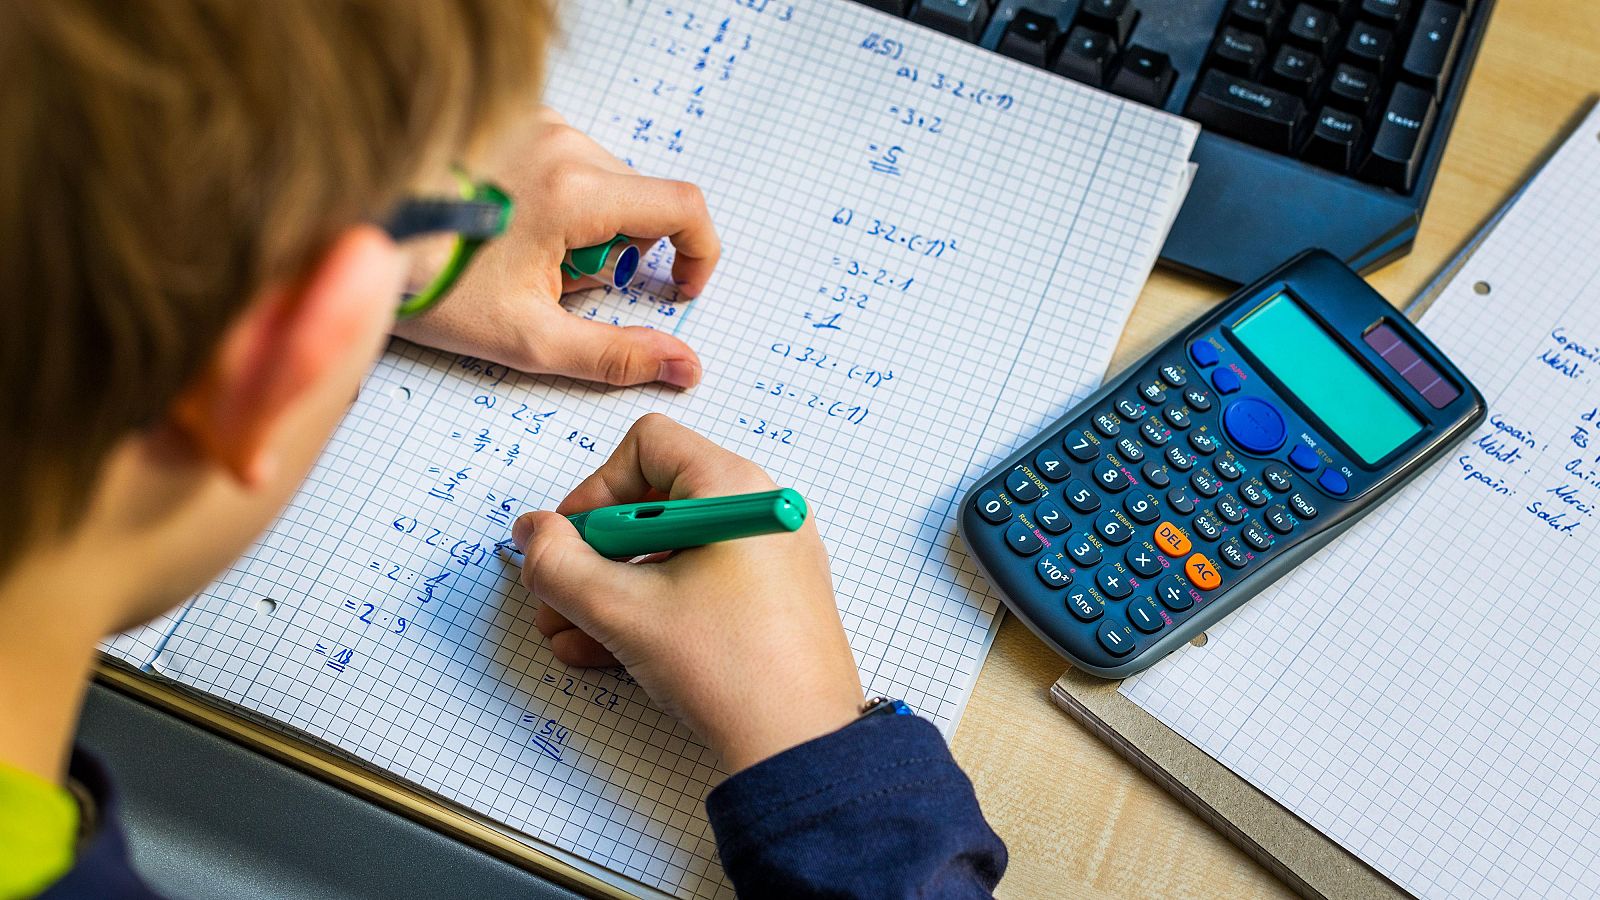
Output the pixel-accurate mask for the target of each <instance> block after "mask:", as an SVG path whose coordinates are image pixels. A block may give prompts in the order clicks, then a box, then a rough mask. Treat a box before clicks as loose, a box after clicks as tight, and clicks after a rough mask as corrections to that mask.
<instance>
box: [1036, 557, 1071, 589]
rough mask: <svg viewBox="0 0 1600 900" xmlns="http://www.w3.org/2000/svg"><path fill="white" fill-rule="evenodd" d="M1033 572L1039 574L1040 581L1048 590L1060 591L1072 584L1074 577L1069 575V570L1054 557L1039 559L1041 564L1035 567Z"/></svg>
mask: <svg viewBox="0 0 1600 900" xmlns="http://www.w3.org/2000/svg"><path fill="white" fill-rule="evenodd" d="M1033 571H1035V572H1037V573H1038V575H1039V580H1040V581H1042V582H1044V586H1045V587H1047V588H1057V589H1060V588H1064V587H1066V586H1067V585H1069V584H1071V583H1072V576H1071V575H1068V574H1067V570H1066V569H1063V568H1062V567H1061V564H1060V563H1058V562H1056V558H1055V557H1053V556H1041V557H1039V564H1038V565H1036V566H1034V567H1033Z"/></svg>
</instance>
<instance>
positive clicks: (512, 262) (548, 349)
mask: <svg viewBox="0 0 1600 900" xmlns="http://www.w3.org/2000/svg"><path fill="white" fill-rule="evenodd" d="M507 146H508V151H507V152H506V153H505V154H503V155H502V156H501V157H500V161H498V162H497V163H496V164H494V165H493V166H492V167H491V171H486V172H482V173H476V172H475V173H473V174H474V175H481V176H482V177H488V178H490V179H492V180H494V181H495V182H496V183H497V184H499V185H500V186H501V187H502V188H503V189H504V190H505V191H506V192H507V193H508V194H510V195H511V197H512V199H513V200H514V201H516V209H515V211H514V212H513V214H512V217H511V227H510V228H509V229H508V230H507V232H506V233H505V234H504V235H502V236H501V237H499V238H497V239H496V240H494V241H493V242H491V243H490V244H488V245H487V246H486V247H484V248H483V249H482V250H481V251H479V253H478V255H477V257H476V258H474V259H473V260H472V262H471V264H470V265H469V266H468V267H467V270H466V271H465V272H464V273H463V274H462V277H461V280H460V281H459V282H458V283H457V284H456V285H455V286H454V287H453V288H452V289H451V290H450V293H449V294H447V295H446V296H445V297H444V298H443V299H442V300H440V301H439V304H438V305H437V306H436V307H435V308H433V309H431V310H429V311H427V312H426V313H424V314H422V315H421V316H418V317H417V318H415V319H411V320H407V321H404V322H401V323H399V324H398V325H396V326H395V329H394V333H395V334H396V335H398V336H400V337H403V338H406V339H407V340H413V341H417V342H418V343H422V344H427V345H429V346H431V347H437V348H439V349H441V350H446V351H450V352H455V353H470V354H472V355H474V356H479V357H483V358H485V359H488V360H491V361H493V362H498V363H503V364H505V365H508V366H511V367H513V368H516V369H521V370H523V371H525V372H533V373H551V374H557V375H570V376H572V377H574V378H582V379H586V380H590V381H603V382H606V383H608V384H615V385H629V384H643V383H645V382H650V381H662V382H666V383H668V384H671V385H674V386H676V387H679V388H687V387H692V386H694V385H695V384H697V383H698V382H699V381H700V374H701V369H700V358H699V357H698V356H696V355H695V352H694V351H693V350H691V349H690V348H689V346H688V345H687V344H685V343H684V342H682V341H680V340H678V339H677V338H675V337H673V336H672V335H670V334H667V333H665V332H663V331H658V330H655V329H651V328H643V327H631V328H618V327H616V326H613V325H609V324H606V323H602V322H594V321H587V320H584V319H582V318H579V317H578V316H574V315H572V314H571V313H568V312H567V311H566V310H565V309H563V308H562V307H561V305H560V300H561V295H562V293H563V292H564V291H566V290H571V289H573V288H575V287H583V285H582V284H576V285H575V284H573V283H570V282H567V281H566V280H565V279H563V278H562V275H561V270H560V264H561V260H562V257H563V256H565V255H566V252H567V250H568V249H570V248H575V247H587V246H591V245H594V244H599V243H602V242H604V241H607V240H609V239H610V238H611V237H613V236H614V235H618V234H626V235H628V236H630V237H633V238H637V239H639V240H640V241H641V242H648V241H654V240H655V239H657V238H661V237H666V238H668V239H670V240H671V241H672V244H673V247H674V248H675V249H676V251H677V258H676V261H675V262H674V263H673V266H672V277H673V280H674V281H675V282H676V283H677V285H678V289H679V291H680V292H681V293H683V294H684V295H685V296H688V297H694V296H697V295H698V294H699V293H700V291H701V290H702V289H704V288H705V285H706V281H707V279H709V278H710V277H711V271H712V269H713V268H715V266H716V264H717V257H718V256H719V255H720V253H721V244H720V243H719V242H718V240H717V234H716V230H715V228H713V227H712V224H711V215H710V213H709V212H708V211H707V210H706V203H705V198H704V197H703V196H702V195H701V193H700V189H699V188H697V187H695V186H694V185H692V184H689V183H688V182H683V181H669V180H667V179H662V178H650V177H647V176H644V175H639V174H637V173H635V172H634V171H633V170H631V169H629V168H628V167H627V166H626V165H625V164H623V163H622V161H621V160H618V159H617V158H616V157H614V156H612V155H611V154H609V153H607V152H606V151H605V150H604V149H602V148H601V147H600V145H599V144H596V143H595V142H594V141H593V140H591V139H590V138H589V137H588V136H586V135H584V134H583V133H582V132H580V131H578V130H577V129H575V128H573V127H571V126H569V125H567V124H566V122H565V121H563V120H562V118H561V117H560V116H559V115H557V114H556V113H555V112H554V111H553V110H550V109H544V110H541V112H540V113H539V115H538V117H537V121H536V122H535V123H533V127H532V128H531V129H530V130H529V131H528V132H527V133H526V134H525V135H524V136H520V137H519V138H517V139H516V140H514V141H511V142H509V143H508V145H507Z"/></svg>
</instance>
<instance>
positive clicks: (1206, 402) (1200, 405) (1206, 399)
mask: <svg viewBox="0 0 1600 900" xmlns="http://www.w3.org/2000/svg"><path fill="white" fill-rule="evenodd" d="M1183 401H1184V402H1185V403H1187V404H1189V405H1190V406H1192V407H1194V408H1195V409H1196V410H1198V411H1200V412H1205V411H1206V410H1208V409H1210V408H1211V395H1210V394H1208V393H1206V392H1205V391H1203V390H1201V389H1200V388H1197V387H1192V388H1189V389H1188V390H1187V391H1184V392H1183Z"/></svg>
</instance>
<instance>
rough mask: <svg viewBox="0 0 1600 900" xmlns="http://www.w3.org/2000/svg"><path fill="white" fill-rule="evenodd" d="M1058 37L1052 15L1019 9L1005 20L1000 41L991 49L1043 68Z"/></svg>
mask: <svg viewBox="0 0 1600 900" xmlns="http://www.w3.org/2000/svg"><path fill="white" fill-rule="evenodd" d="M1060 37H1061V27H1060V26H1059V25H1057V24H1056V20H1055V17H1053V16H1047V15H1044V14H1043V13H1037V12H1034V11H1033V10H1031V9H1019V10H1017V14H1016V15H1015V16H1013V17H1012V18H1011V21H1009V22H1007V23H1006V30H1005V31H1004V32H1002V33H1001V35H1000V43H999V44H998V45H996V46H995V48H994V49H995V50H996V51H997V52H999V53H1000V54H1002V55H1004V56H1009V57H1011V58H1012V59H1015V60H1020V61H1021V62H1025V63H1027V64H1028V65H1030V66H1038V67H1039V68H1041V69H1043V68H1045V67H1046V66H1048V65H1049V64H1050V56H1051V54H1052V53H1054V52H1055V49H1056V41H1057V40H1059V39H1060Z"/></svg>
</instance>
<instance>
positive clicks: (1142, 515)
mask: <svg viewBox="0 0 1600 900" xmlns="http://www.w3.org/2000/svg"><path fill="white" fill-rule="evenodd" d="M1122 508H1123V509H1125V510H1127V511H1128V518H1130V519H1132V520H1134V521H1135V522H1138V523H1139V524H1140V525H1149V524H1150V523H1151V522H1154V521H1155V520H1157V519H1159V518H1161V513H1159V512H1157V511H1156V498H1155V495H1153V494H1150V493H1144V494H1129V495H1128V499H1126V500H1124V501H1123V502H1122Z"/></svg>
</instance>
